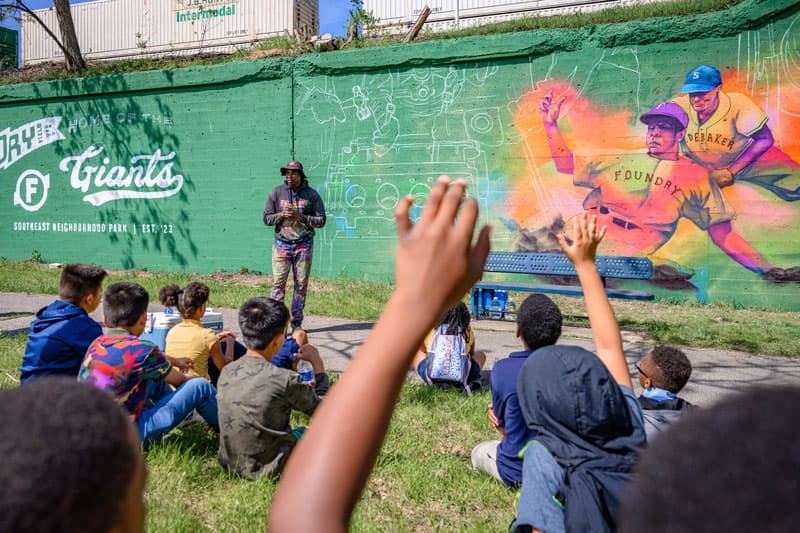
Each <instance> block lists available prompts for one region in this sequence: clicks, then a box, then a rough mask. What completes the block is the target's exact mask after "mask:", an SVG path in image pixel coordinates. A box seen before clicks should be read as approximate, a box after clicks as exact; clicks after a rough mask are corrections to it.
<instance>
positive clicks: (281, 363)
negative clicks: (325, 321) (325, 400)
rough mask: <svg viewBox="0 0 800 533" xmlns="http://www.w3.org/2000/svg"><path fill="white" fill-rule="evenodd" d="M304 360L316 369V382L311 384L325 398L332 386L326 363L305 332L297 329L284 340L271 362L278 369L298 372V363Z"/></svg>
mask: <svg viewBox="0 0 800 533" xmlns="http://www.w3.org/2000/svg"><path fill="white" fill-rule="evenodd" d="M302 360H305V361H308V362H309V363H311V367H312V368H313V369H314V381H312V383H311V386H312V387H314V392H316V393H317V396H320V397H322V396H325V393H327V392H328V387H329V386H330V382H329V381H328V375H327V374H326V373H325V363H323V362H322V356H320V354H319V350H318V349H317V347H316V346H314V345H313V344H310V343H309V342H308V334H307V333H306V332H305V330H303V329H300V328H297V329H295V330H294V331H293V332H292V334H291V335H288V336H287V337H286V338H285V339H284V340H283V345H281V349H280V350H278V353H276V354H275V355H273V356H272V359H271V360H270V362H271V363H272V364H273V365H275V366H277V367H278V368H285V369H287V370H294V371H295V372H296V371H297V363H298V362H299V361H302Z"/></svg>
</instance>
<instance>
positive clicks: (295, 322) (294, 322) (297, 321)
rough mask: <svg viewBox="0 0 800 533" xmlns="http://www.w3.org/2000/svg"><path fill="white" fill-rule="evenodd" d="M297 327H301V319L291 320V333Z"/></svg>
mask: <svg viewBox="0 0 800 533" xmlns="http://www.w3.org/2000/svg"><path fill="white" fill-rule="evenodd" d="M298 329H303V321H302V320H292V333H294V332H295V331H296V330H298Z"/></svg>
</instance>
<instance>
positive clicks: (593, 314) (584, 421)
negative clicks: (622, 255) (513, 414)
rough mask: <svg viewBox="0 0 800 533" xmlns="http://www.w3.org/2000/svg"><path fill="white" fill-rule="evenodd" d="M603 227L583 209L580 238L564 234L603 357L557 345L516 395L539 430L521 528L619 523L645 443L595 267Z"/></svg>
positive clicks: (600, 528) (533, 360)
mask: <svg viewBox="0 0 800 533" xmlns="http://www.w3.org/2000/svg"><path fill="white" fill-rule="evenodd" d="M604 234H605V227H604V228H602V229H598V227H597V217H596V216H595V215H591V216H590V215H589V214H588V213H583V214H581V215H579V216H578V217H577V223H576V229H575V238H574V242H573V243H571V244H567V242H566V240H565V238H564V236H563V235H559V236H558V240H559V243H560V244H561V248H562V249H563V250H564V253H565V254H566V255H567V257H569V259H570V261H571V262H572V264H573V265H575V271H576V272H577V274H578V279H579V280H580V283H581V287H582V289H583V294H584V299H585V302H586V310H587V313H588V315H589V324H590V325H591V328H592V337H593V338H594V345H595V351H596V355H595V354H593V353H592V352H589V351H588V350H585V349H583V348H580V347H577V346H558V345H553V346H546V347H544V348H540V349H539V350H537V351H536V352H535V354H534V355H533V356H532V357H529V358H528V359H527V360H526V361H525V364H523V365H522V369H521V371H520V374H519V380H518V382H517V396H518V398H519V405H520V409H521V410H522V414H523V416H524V417H525V421H526V422H527V423H528V428H529V429H531V430H532V431H533V432H535V433H536V437H535V438H534V440H531V441H530V442H529V443H528V445H527V447H526V448H525V450H524V463H523V468H522V488H521V492H520V499H519V511H518V516H517V520H516V523H515V524H514V525H513V526H514V527H513V528H512V531H515V532H523V531H545V532H547V533H558V532H563V531H597V532H611V531H615V530H616V529H617V527H618V524H619V522H618V520H619V513H620V508H621V504H622V498H623V495H624V493H625V491H626V489H627V487H628V483H629V482H630V480H631V470H632V469H633V466H634V464H635V462H636V459H637V454H638V451H639V449H640V448H641V447H642V446H643V445H644V444H645V430H644V419H643V417H642V410H641V408H640V407H639V402H638V401H637V399H636V396H635V395H634V393H633V390H632V389H633V383H632V382H631V375H630V372H629V370H628V364H627V362H626V361H625V354H624V353H623V351H622V337H621V336H620V332H619V326H618V325H617V320H616V318H615V317H614V311H613V310H612V308H611V304H610V303H609V301H608V296H607V295H606V292H605V288H604V287H603V282H602V281H601V279H600V275H599V274H598V272H597V267H596V266H595V253H596V251H597V245H598V244H599V243H600V241H601V240H602V238H603V236H604Z"/></svg>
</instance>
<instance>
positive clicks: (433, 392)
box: [0, 334, 516, 533]
mask: <svg viewBox="0 0 800 533" xmlns="http://www.w3.org/2000/svg"><path fill="white" fill-rule="evenodd" d="M25 340H26V337H25V335H17V336H16V337H13V338H9V337H5V336H3V335H2V334H0V388H7V387H14V386H16V378H17V377H18V376H19V365H20V362H21V360H22V352H23V350H24V347H25ZM489 401H490V395H489V393H488V392H486V391H482V392H478V393H476V394H474V395H473V396H471V397H468V396H466V395H465V394H463V393H460V392H457V391H442V390H439V389H434V388H431V387H427V386H424V385H417V384H406V385H404V386H403V390H402V392H401V395H400V400H399V402H398V404H397V409H396V410H395V413H394V418H393V420H392V425H391V427H390V429H389V433H388V435H387V437H386V441H385V443H384V446H383V449H382V450H381V453H380V455H379V456H378V461H377V464H376V467H375V470H374V471H373V473H372V477H371V478H370V480H369V483H368V485H367V488H366V490H365V491H364V495H363V497H362V499H361V502H360V504H359V505H358V508H357V509H356V514H355V516H354V519H353V527H352V530H353V531H370V532H372V531H416V530H432V529H437V530H438V529H447V530H453V531H500V530H504V529H506V528H507V526H508V524H509V523H510V522H511V519H512V518H513V513H514V511H515V509H516V496H515V495H514V493H513V492H511V491H509V490H507V489H506V488H505V487H503V486H502V485H501V484H500V483H499V482H497V481H495V480H493V479H491V478H490V477H489V476H487V475H485V474H481V473H478V472H473V471H472V469H471V468H470V451H471V450H472V447H473V446H474V445H475V444H477V443H478V442H481V441H483V440H488V439H493V438H496V435H497V434H496V432H495V431H494V430H493V429H492V428H491V426H490V425H489V422H488V421H487V419H486V406H487V404H488V403H489ZM308 423H309V420H308V417H306V416H305V415H302V414H297V413H296V414H295V415H294V416H293V419H292V424H293V425H307V424H308ZM217 447H218V440H217V438H216V436H215V435H214V434H212V433H209V432H208V431H206V430H205V428H204V426H203V425H202V424H193V425H190V426H185V427H182V428H179V429H176V430H175V431H173V432H172V433H170V435H169V436H168V437H167V438H166V439H165V440H164V441H162V442H161V443H159V444H157V445H154V446H152V447H151V448H150V449H149V450H148V451H147V453H146V460H147V466H148V470H149V479H148V485H147V491H146V495H145V496H146V503H147V508H148V516H147V530H148V531H180V532H183V531H187V532H192V533H199V532H204V531H230V532H236V533H241V532H250V531H253V532H257V531H258V532H261V531H264V527H265V526H266V522H267V516H268V514H269V507H270V502H271V501H272V497H273V496H274V494H275V491H276V487H277V483H276V482H275V481H273V480H269V479H261V480H258V481H255V482H253V481H247V480H244V479H241V478H238V477H236V476H233V475H230V474H228V473H226V472H225V471H223V470H222V468H221V467H220V466H219V465H218V464H217V459H216V456H217ZM342 453H347V450H342ZM331 490H336V487H331ZM324 520H325V519H324V517H320V524H324V523H325V521H324Z"/></svg>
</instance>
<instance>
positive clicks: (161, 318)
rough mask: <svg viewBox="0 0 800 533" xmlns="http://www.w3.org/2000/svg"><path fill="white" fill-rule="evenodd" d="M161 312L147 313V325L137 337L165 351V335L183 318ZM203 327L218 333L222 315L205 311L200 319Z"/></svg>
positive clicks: (173, 313)
mask: <svg viewBox="0 0 800 533" xmlns="http://www.w3.org/2000/svg"><path fill="white" fill-rule="evenodd" d="M169 311H171V309H170V310H168V311H167V312H161V313H147V324H145V326H144V333H142V334H141V335H139V338H141V339H144V340H146V341H150V342H152V343H153V344H156V345H157V346H158V347H159V348H161V351H162V352H163V351H165V350H166V345H167V333H168V332H169V330H170V329H172V327H173V326H174V325H175V324H178V323H179V322H180V321H181V320H183V318H182V317H181V315H179V314H178V313H175V312H169ZM201 320H202V322H203V326H204V327H207V328H210V329H213V330H214V333H219V332H221V331H222V329H223V327H222V326H223V324H222V313H216V312H214V310H213V309H206V312H205V314H204V315H203V318H202V319H201Z"/></svg>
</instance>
